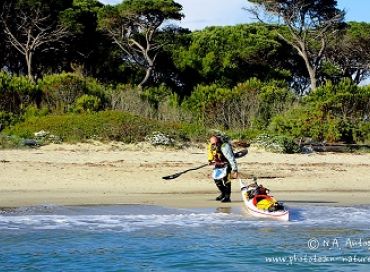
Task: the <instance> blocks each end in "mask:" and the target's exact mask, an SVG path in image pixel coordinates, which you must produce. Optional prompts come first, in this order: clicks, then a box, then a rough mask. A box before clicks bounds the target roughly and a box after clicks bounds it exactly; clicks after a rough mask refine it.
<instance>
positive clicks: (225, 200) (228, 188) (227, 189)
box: [221, 180, 231, 203]
mask: <svg viewBox="0 0 370 272" xmlns="http://www.w3.org/2000/svg"><path fill="white" fill-rule="evenodd" d="M224 192H225V197H224V198H223V199H222V200H221V202H222V203H228V202H231V199H230V195H231V181H229V180H228V181H226V182H225V191H224Z"/></svg>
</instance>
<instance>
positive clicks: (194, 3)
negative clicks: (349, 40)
mask: <svg viewBox="0 0 370 272" xmlns="http://www.w3.org/2000/svg"><path fill="white" fill-rule="evenodd" d="M99 1H100V2H102V3H104V4H110V5H114V4H118V3H121V2H122V0H99ZM337 1H338V8H340V9H344V10H345V11H346V17H345V20H346V21H357V22H368V23H370V12H369V10H370V0H337ZM175 2H177V3H179V4H181V5H182V6H183V13H184V14H185V18H184V19H182V20H181V23H179V24H178V25H180V26H181V27H184V28H189V29H190V30H200V29H203V28H205V27H206V26H225V25H236V24H242V23H250V22H252V21H253V18H252V17H251V15H250V14H249V13H248V12H247V11H246V10H244V9H243V8H247V7H248V6H249V5H250V4H249V2H248V1H247V0H175Z"/></svg>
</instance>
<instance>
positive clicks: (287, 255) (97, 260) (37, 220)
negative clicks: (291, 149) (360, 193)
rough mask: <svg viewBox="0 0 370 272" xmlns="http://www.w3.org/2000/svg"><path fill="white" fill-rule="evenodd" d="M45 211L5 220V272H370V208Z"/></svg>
mask: <svg viewBox="0 0 370 272" xmlns="http://www.w3.org/2000/svg"><path fill="white" fill-rule="evenodd" d="M288 208H289V210H290V215H291V218H290V221H289V222H277V221H270V220H266V219H257V218H254V217H252V216H250V215H249V214H248V212H247V211H246V210H245V209H244V208H243V207H220V208H203V209H177V208H165V207H159V206H151V205H104V206H58V205H42V206H32V207H22V208H17V209H8V210H4V209H3V210H2V211H1V212H0V271H17V272H19V271H207V272H209V271H212V272H215V271H235V272H238V271H370V206H366V205H365V206H350V207H347V206H331V205H321V204H309V203H308V204H307V203H292V204H290V205H289V206H288Z"/></svg>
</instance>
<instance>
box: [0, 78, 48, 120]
mask: <svg viewBox="0 0 370 272" xmlns="http://www.w3.org/2000/svg"><path fill="white" fill-rule="evenodd" d="M40 94H41V93H40V91H39V89H38V88H37V86H36V85H35V84H34V83H32V82H31V81H30V80H29V79H28V78H27V77H24V76H11V75H10V74H8V73H6V72H3V71H0V111H7V112H12V113H21V111H22V109H24V108H25V107H27V106H28V105H35V104H37V103H38V102H39V100H40Z"/></svg>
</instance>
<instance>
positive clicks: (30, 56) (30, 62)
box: [26, 51, 35, 82]
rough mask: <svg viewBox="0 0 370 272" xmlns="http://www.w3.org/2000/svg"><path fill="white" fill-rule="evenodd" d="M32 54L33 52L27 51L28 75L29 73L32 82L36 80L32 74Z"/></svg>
mask: <svg viewBox="0 0 370 272" xmlns="http://www.w3.org/2000/svg"><path fill="white" fill-rule="evenodd" d="M32 55H33V54H32V52H30V51H28V52H26V62H27V75H28V79H29V80H30V81H31V82H35V79H34V77H33V74H32Z"/></svg>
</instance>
